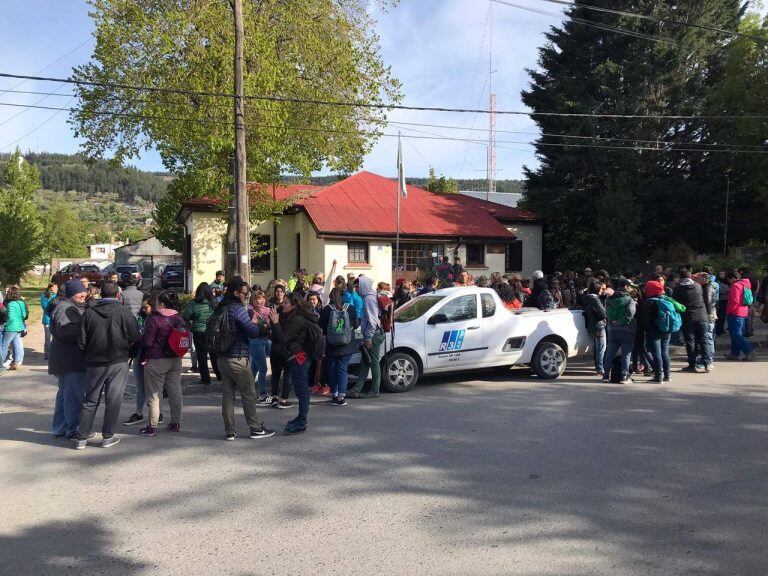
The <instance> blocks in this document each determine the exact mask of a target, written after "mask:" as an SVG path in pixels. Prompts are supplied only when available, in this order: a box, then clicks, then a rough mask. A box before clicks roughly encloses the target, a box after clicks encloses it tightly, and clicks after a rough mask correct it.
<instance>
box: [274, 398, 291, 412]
mask: <svg viewBox="0 0 768 576" xmlns="http://www.w3.org/2000/svg"><path fill="white" fill-rule="evenodd" d="M272 407H273V408H274V407H275V405H274V403H273V404H272ZM277 408H279V409H280V410H286V409H288V408H293V402H291V401H290V400H286V401H285V402H278V403H277Z"/></svg>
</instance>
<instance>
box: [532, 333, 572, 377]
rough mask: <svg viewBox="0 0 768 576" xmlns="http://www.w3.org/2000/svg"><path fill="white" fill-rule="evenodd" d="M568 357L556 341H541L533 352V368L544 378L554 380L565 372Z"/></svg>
mask: <svg viewBox="0 0 768 576" xmlns="http://www.w3.org/2000/svg"><path fill="white" fill-rule="evenodd" d="M567 362H568V358H567V357H566V355H565V351H564V350H563V349H562V348H561V347H560V346H559V345H557V344H556V343H555V342H541V343H540V344H539V345H538V346H536V350H534V352H533V359H532V361H531V368H533V371H534V372H536V375H537V376H538V377H539V378H541V379H542V380H554V379H556V378H559V377H560V376H562V374H563V372H565V365H566V363H567Z"/></svg>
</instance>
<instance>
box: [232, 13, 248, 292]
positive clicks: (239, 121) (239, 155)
mask: <svg viewBox="0 0 768 576" xmlns="http://www.w3.org/2000/svg"><path fill="white" fill-rule="evenodd" d="M232 11H233V13H234V18H235V214H236V216H237V218H236V221H237V263H236V265H235V270H236V271H237V274H239V275H240V276H242V277H243V279H244V280H245V281H246V282H248V284H249V285H250V283H251V282H250V272H251V235H250V217H249V214H250V211H249V209H248V189H247V185H246V158H245V109H244V104H245V98H244V96H245V94H244V87H243V53H244V48H243V45H244V41H245V39H244V36H245V31H244V27H243V0H232Z"/></svg>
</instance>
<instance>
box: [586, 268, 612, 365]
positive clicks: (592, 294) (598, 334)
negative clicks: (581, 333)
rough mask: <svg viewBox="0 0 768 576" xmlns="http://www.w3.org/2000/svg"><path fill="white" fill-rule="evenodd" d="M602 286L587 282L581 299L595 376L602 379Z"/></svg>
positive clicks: (603, 354) (604, 321)
mask: <svg viewBox="0 0 768 576" xmlns="http://www.w3.org/2000/svg"><path fill="white" fill-rule="evenodd" d="M602 291H603V285H602V284H601V283H600V282H599V281H598V280H597V279H595V278H593V279H591V280H590V281H589V286H588V287H587V293H586V294H584V295H583V296H582V297H581V306H582V307H583V308H584V320H585V323H586V326H587V332H589V334H590V335H591V336H592V341H593V343H594V347H595V351H594V356H595V374H596V375H597V376H599V377H600V378H602V377H603V376H604V375H605V366H604V365H603V359H604V357H605V342H606V341H605V327H606V320H607V317H606V315H605V307H604V306H603V303H602V302H601V301H600V295H601V293H602Z"/></svg>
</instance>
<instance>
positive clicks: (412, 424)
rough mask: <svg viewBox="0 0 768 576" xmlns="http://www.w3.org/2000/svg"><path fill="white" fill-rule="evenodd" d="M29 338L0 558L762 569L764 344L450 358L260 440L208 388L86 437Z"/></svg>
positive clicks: (362, 566) (158, 570)
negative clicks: (66, 422)
mask: <svg viewBox="0 0 768 576" xmlns="http://www.w3.org/2000/svg"><path fill="white" fill-rule="evenodd" d="M29 358H30V362H29V365H28V366H26V367H25V368H24V369H23V370H22V371H20V372H17V373H15V374H4V375H2V376H0V485H1V486H2V490H0V516H1V517H2V518H1V519H2V521H1V522H0V574H9V575H10V574H13V575H17V576H18V575H47V574H55V575H67V574H78V575H79V574H89V575H98V574H110V575H123V576H139V575H142V576H143V575H150V574H151V575H157V574H160V575H163V574H169V575H170V574H190V575H192V574H212V575H213V574H215V575H229V574H231V575H238V576H241V575H271V574H274V575H284V574H286V575H287V574H305V573H306V574H321V575H324V574H337V575H346V574H350V575H351V574H409V575H411V574H441V575H454V574H455V575H466V574H499V575H501V574H505V575H507V574H524V575H562V576H566V575H568V576H577V575H584V576H588V575H589V576H594V575H599V574H605V575H611V576H616V575H627V576H629V575H632V576H635V575H636V576H641V575H642V576H650V575H659V576H669V575H687V574H690V575H698V576H706V575H721V574H722V575H726V574H727V575H755V576H758V575H760V576H762V575H764V574H766V572H768V569H767V568H766V566H767V565H768V546H766V542H768V387H767V384H768V378H766V369H768V363H765V362H763V361H759V362H755V363H744V362H739V363H725V362H720V363H718V364H717V366H716V368H715V370H714V371H713V372H712V373H711V374H674V375H673V380H672V382H671V383H669V384H664V385H658V384H652V383H650V382H648V381H646V380H645V379H641V380H640V381H638V382H637V383H635V384H633V385H628V386H620V385H617V384H602V383H600V382H598V381H596V380H595V378H594V376H593V375H592V374H591V372H590V371H589V369H588V365H587V364H586V363H576V364H573V365H572V367H571V368H570V369H569V370H568V372H566V375H565V376H564V377H563V378H561V379H559V380H557V381H555V382H544V381H542V380H538V379H536V378H535V377H533V376H531V375H530V374H529V373H528V372H527V371H525V370H524V369H518V370H513V371H510V372H509V373H507V374H501V373H499V372H496V371H489V372H487V373H474V374H471V375H462V374H455V375H451V376H450V377H445V378H440V379H432V380H425V381H422V382H421V383H420V384H419V385H418V387H417V388H416V389H415V390H414V391H413V392H410V393H407V394H385V395H383V396H382V397H380V398H379V399H377V400H367V401H364V400H360V401H350V402H349V405H348V406H347V407H345V408H334V407H330V406H327V405H325V404H323V403H319V402H320V401H319V400H316V401H315V402H316V403H314V404H313V405H312V409H311V413H310V425H309V429H308V431H307V433H306V434H304V435H300V436H292V437H287V436H276V437H273V438H270V439H265V440H258V441H255V440H250V439H248V438H243V437H242V435H245V433H246V432H247V428H246V426H245V423H244V420H243V419H242V412H240V411H239V409H238V419H239V420H238V426H239V433H240V434H241V437H240V438H238V439H237V440H236V441H235V442H225V441H224V439H223V425H222V419H221V413H220V397H219V396H218V395H214V394H211V395H194V396H187V397H185V408H184V423H183V432H182V433H180V434H171V433H168V432H166V431H165V430H164V429H161V434H160V435H158V436H157V437H155V438H142V437H139V436H137V435H136V432H137V431H138V430H137V429H136V428H126V429H125V432H127V433H128V434H126V435H125V436H123V437H122V441H121V443H120V444H119V445H117V446H115V447H113V448H110V449H101V448H99V447H98V443H99V441H100V437H99V436H98V435H97V437H96V438H95V439H94V445H93V446H90V445H89V447H88V448H87V449H86V450H84V451H75V450H72V449H70V448H69V444H68V443H65V442H62V441H60V440H55V439H53V438H51V436H50V433H49V430H50V423H51V417H52V405H53V398H54V395H55V390H56V389H55V386H54V382H53V380H52V378H51V377H49V376H47V374H46V373H45V368H44V366H43V365H42V363H41V361H40V358H39V354H34V353H32V354H30V356H29ZM675 367H676V368H680V367H682V363H681V362H680V361H679V360H678V361H677V362H675ZM131 404H132V403H131V402H126V403H124V405H123V414H124V416H126V417H127V416H128V415H129V414H130V413H131V407H132V406H131ZM165 410H166V411H167V408H166V409H165ZM261 414H262V415H263V418H264V420H265V421H266V423H267V425H268V426H271V427H277V428H281V427H282V425H283V424H284V423H285V422H286V421H287V420H289V419H290V418H293V416H294V415H295V413H294V410H290V411H288V410H284V411H279V410H270V409H263V410H261ZM99 420H100V419H99ZM99 420H97V424H98V422H99Z"/></svg>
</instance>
